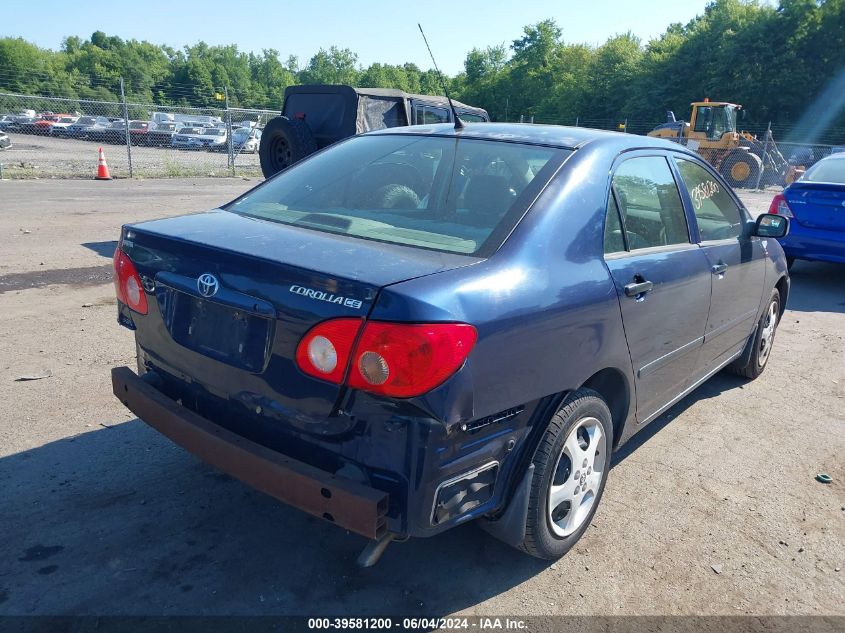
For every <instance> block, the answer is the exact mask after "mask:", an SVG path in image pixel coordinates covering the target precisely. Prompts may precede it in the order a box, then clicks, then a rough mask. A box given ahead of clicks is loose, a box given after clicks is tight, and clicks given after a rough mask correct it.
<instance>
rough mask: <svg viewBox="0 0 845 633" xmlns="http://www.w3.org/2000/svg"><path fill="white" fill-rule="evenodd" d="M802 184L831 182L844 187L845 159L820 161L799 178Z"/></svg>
mask: <svg viewBox="0 0 845 633" xmlns="http://www.w3.org/2000/svg"><path fill="white" fill-rule="evenodd" d="M801 180H802V181H803V182H832V183H837V184H841V185H845V158H839V157H837V158H828V159H825V160H820V161H819V162H817V163H816V164H815V165H813V166H812V167H810V169H808V170H807V171H806V173H805V174H804V175H803V176H802V177H801Z"/></svg>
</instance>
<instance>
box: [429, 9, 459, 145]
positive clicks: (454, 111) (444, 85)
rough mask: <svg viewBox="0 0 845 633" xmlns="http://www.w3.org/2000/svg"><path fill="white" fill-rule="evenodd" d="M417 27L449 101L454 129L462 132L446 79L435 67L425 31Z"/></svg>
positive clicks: (435, 63)
mask: <svg viewBox="0 0 845 633" xmlns="http://www.w3.org/2000/svg"><path fill="white" fill-rule="evenodd" d="M417 26H418V27H419V29H420V33H422V36H423V41H424V42H425V47H426V48H427V49H428V54H429V55H430V56H431V62H432V63H433V64H434V70H436V71H437V75H438V76H439V77H440V83H441V84H442V86H443V92H444V93H446V99H447V100H448V101H449V108H451V110H452V118H453V119H455V129H456V130H462V129H464V122H463V121H461V117H459V116H458V111H457V110H455V104H454V103H452V97H450V96H449V89H448V88H447V87H446V78H445V77H444V76H443V73H441V72H440V69H439V68H438V67H437V62H436V61H434V53H432V52H431V46H429V45H428V38H427V37H426V36H425V31H423V27H422V24H420V23H419V22H417Z"/></svg>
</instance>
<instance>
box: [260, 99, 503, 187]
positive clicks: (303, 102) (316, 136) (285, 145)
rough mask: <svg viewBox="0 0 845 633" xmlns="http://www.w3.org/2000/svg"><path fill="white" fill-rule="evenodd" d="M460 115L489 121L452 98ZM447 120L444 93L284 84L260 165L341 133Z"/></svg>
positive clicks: (271, 170) (270, 168)
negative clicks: (281, 97)
mask: <svg viewBox="0 0 845 633" xmlns="http://www.w3.org/2000/svg"><path fill="white" fill-rule="evenodd" d="M452 103H454V105H455V110H457V112H458V116H459V117H461V119H462V120H463V121H466V122H472V121H489V120H490V117H489V115H488V114H487V111H486V110H483V109H481V108H474V107H472V106H468V105H465V104H463V103H460V102H458V101H455V100H454V99H453V100H452ZM451 121H452V112H451V110H450V109H449V102H448V101H447V100H446V98H445V97H440V96H433V95H415V94H408V93H407V92H403V91H401V90H394V89H390V88H353V87H351V86H336V85H321V84H317V85H307V86H288V87H287V88H286V89H285V102H284V105H283V106H282V116H278V117H276V118H275V119H272V120H271V121H270V122H269V123H268V124H267V126H266V127H265V128H264V132H263V134H262V136H261V146H260V147H259V150H258V153H259V157H260V159H261V171H262V172H264V176H265V177H267V178H269V177H270V176H272V175H273V174H275V173H277V172H279V171H281V170H282V169H285V168H286V167H289V166H290V165H292V164H294V163H295V162H297V161H299V160H302V159H303V158H305V157H306V156H308V155H309V154H313V153H314V152H316V151H317V150H318V149H322V148H324V147H326V146H328V145H331V144H332V143H336V142H338V141H339V140H341V139H344V138H347V137H349V136H353V135H355V134H361V133H363V132H369V131H370V130H382V129H384V128H389V127H400V126H403V125H424V124H430V123H447V122H451Z"/></svg>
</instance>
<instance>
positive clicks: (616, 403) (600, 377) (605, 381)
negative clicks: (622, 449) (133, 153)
mask: <svg viewBox="0 0 845 633" xmlns="http://www.w3.org/2000/svg"><path fill="white" fill-rule="evenodd" d="M583 386H584V387H587V388H588V389H592V390H593V391H597V392H598V393H599V394H601V396H602V398H604V400H605V402H607V406H608V408H609V409H610V415H611V416H612V417H613V445H614V447H615V446H616V444H617V443H618V442H619V439H620V438H621V437H622V429H623V427H624V426H625V420H626V419H627V417H628V408H629V405H630V403H631V397H630V393H629V390H628V383H627V381H626V380H625V377H624V376H623V375H622V372H621V371H619V370H618V369H611V368H608V369H602V370H601V371H599V372H596V373H595V374H593V375H592V376H590V378H589V379H587V381H586V382H585V383H584V384H583Z"/></svg>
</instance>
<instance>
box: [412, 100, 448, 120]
mask: <svg viewBox="0 0 845 633" xmlns="http://www.w3.org/2000/svg"><path fill="white" fill-rule="evenodd" d="M416 110H417V125H429V124H432V123H448V122H449V111H448V110H446V108H436V107H434V106H429V105H419V104H418V105H417V106H416Z"/></svg>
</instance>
